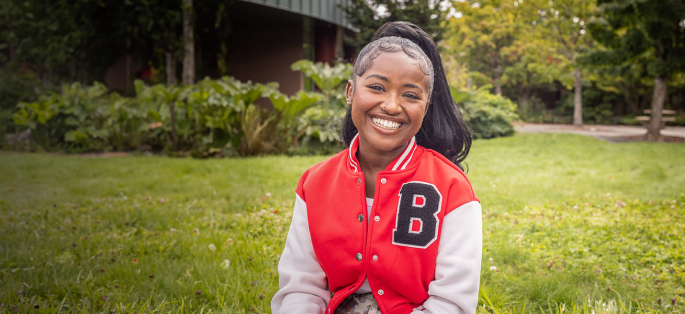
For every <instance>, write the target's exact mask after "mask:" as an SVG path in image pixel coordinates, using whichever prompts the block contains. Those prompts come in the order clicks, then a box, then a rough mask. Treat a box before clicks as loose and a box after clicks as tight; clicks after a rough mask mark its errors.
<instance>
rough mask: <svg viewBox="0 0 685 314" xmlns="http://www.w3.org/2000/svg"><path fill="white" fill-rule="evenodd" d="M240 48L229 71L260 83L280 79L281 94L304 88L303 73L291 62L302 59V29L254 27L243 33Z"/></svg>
mask: <svg viewBox="0 0 685 314" xmlns="http://www.w3.org/2000/svg"><path fill="white" fill-rule="evenodd" d="M241 37H242V38H243V39H242V40H240V44H239V45H240V47H235V48H234V49H235V52H234V53H233V54H232V56H231V61H230V62H229V63H228V74H229V75H231V76H233V77H235V78H237V79H239V80H241V81H246V80H250V81H252V82H257V83H268V82H274V81H276V82H279V85H280V86H279V90H280V91H281V92H282V93H285V94H288V95H293V94H295V93H296V92H297V91H299V90H301V89H302V74H301V73H300V72H295V71H292V70H291V69H290V65H291V64H293V63H294V62H295V61H297V60H300V59H302V29H301V28H297V29H284V30H279V31H274V30H273V29H252V30H249V31H248V32H247V34H244V35H243V36H241Z"/></svg>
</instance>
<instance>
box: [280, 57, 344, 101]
mask: <svg viewBox="0 0 685 314" xmlns="http://www.w3.org/2000/svg"><path fill="white" fill-rule="evenodd" d="M290 68H291V69H292V70H293V71H301V72H302V73H303V74H304V75H305V76H306V77H309V78H311V79H312V80H313V81H314V83H315V84H316V87H318V88H319V89H320V90H321V92H322V93H323V95H324V99H323V101H324V105H325V106H326V108H329V109H330V108H334V107H336V104H337V103H338V102H340V101H341V100H342V99H343V98H345V97H344V85H343V86H342V87H341V84H340V83H343V82H346V81H347V80H349V79H350V78H351V77H352V65H351V64H349V63H338V64H336V65H335V66H333V67H331V66H329V65H328V63H323V62H317V63H313V62H312V61H309V60H300V61H297V62H295V63H293V64H292V65H291V66H290Z"/></svg>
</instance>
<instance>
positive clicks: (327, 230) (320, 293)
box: [271, 135, 482, 314]
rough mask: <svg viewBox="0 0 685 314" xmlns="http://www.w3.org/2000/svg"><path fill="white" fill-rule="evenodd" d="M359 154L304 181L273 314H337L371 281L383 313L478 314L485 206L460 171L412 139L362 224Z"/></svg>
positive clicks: (382, 175)
mask: <svg viewBox="0 0 685 314" xmlns="http://www.w3.org/2000/svg"><path fill="white" fill-rule="evenodd" d="M358 147H359V140H358V135H357V136H356V137H355V138H354V139H353V140H352V143H351V144H350V148H349V149H345V150H343V151H342V152H340V153H339V154H337V155H335V156H333V157H331V158H329V159H327V160H325V161H323V162H321V163H318V164H316V165H314V166H313V167H311V168H310V169H308V170H307V171H305V173H304V174H303V175H302V177H301V178H300V181H299V183H298V185H297V189H296V194H297V195H296V201H295V209H294V211H293V218H292V223H291V225H290V229H289V231H288V236H287V239H286V244H285V249H284V251H283V254H282V255H281V259H280V262H279V264H278V273H279V286H280V290H279V291H278V292H277V293H276V294H275V295H274V297H273V299H272V301H271V309H272V312H273V313H274V314H280V313H288V314H291V313H324V314H331V313H334V312H335V309H336V308H337V306H338V305H339V304H340V303H341V302H342V301H343V300H344V299H345V298H346V297H347V296H349V295H350V294H352V293H354V292H355V291H356V290H357V289H358V288H359V287H360V286H361V285H362V284H363V283H364V281H365V280H366V279H367V278H368V281H369V285H370V287H371V290H372V293H373V296H374V298H375V299H376V302H377V303H378V305H379V307H380V311H381V313H383V314H398V313H401V314H410V313H414V314H417V313H424V314H429V313H430V314H438V313H475V312H476V306H477V304H478V286H479V280H480V266H481V254H482V221H481V208H480V202H479V200H478V198H477V197H476V195H475V193H474V192H473V189H472V187H471V184H470V183H469V181H468V179H467V178H466V176H465V175H464V173H463V172H462V171H461V170H460V169H459V168H457V167H456V166H455V165H454V164H453V163H451V162H450V161H449V160H447V159H446V158H444V157H443V156H442V155H441V154H439V153H437V152H435V151H433V150H430V149H425V148H423V147H421V146H418V145H417V144H416V140H415V138H412V139H411V141H410V142H409V145H407V148H406V149H405V150H404V152H403V153H402V154H401V155H400V156H398V157H397V159H395V160H394V161H393V162H391V163H390V165H388V167H387V168H386V169H385V170H384V171H381V172H379V173H378V175H377V178H376V190H375V194H374V201H373V207H372V209H371V215H369V216H368V217H367V209H366V198H365V196H366V195H365V188H364V174H363V173H361V172H360V167H359V162H358V161H357V159H356V156H355V154H356V151H357V149H358Z"/></svg>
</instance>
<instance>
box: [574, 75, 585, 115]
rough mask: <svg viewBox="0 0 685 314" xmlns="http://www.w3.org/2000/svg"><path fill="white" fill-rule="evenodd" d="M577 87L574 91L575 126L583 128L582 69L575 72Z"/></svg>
mask: <svg viewBox="0 0 685 314" xmlns="http://www.w3.org/2000/svg"><path fill="white" fill-rule="evenodd" d="M573 77H574V79H575V87H574V89H573V125H574V126H583V80H582V77H583V73H582V72H581V71H580V69H576V70H575V71H574V72H573Z"/></svg>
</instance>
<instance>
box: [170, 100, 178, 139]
mask: <svg viewBox="0 0 685 314" xmlns="http://www.w3.org/2000/svg"><path fill="white" fill-rule="evenodd" d="M169 113H170V115H171V140H172V143H171V145H172V146H173V148H174V151H177V150H178V136H177V135H176V102H174V101H172V102H170V103H169Z"/></svg>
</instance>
